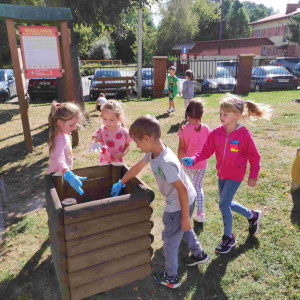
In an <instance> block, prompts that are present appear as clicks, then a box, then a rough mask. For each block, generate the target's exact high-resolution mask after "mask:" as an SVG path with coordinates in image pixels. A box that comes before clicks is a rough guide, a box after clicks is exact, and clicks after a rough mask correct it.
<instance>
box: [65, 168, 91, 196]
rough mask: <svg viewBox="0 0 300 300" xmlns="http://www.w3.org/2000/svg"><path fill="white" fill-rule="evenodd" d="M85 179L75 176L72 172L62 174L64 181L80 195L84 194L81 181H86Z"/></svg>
mask: <svg viewBox="0 0 300 300" xmlns="http://www.w3.org/2000/svg"><path fill="white" fill-rule="evenodd" d="M86 179H87V177H81V176H77V175H75V174H74V173H73V172H72V171H68V172H66V173H65V174H64V180H66V181H68V182H69V183H70V185H71V187H72V188H73V189H75V190H76V192H77V193H79V194H80V195H83V194H84V191H83V190H82V188H81V187H82V182H81V180H86Z"/></svg>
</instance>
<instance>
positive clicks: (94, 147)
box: [89, 142, 107, 152]
mask: <svg viewBox="0 0 300 300" xmlns="http://www.w3.org/2000/svg"><path fill="white" fill-rule="evenodd" d="M101 148H107V146H106V145H100V144H98V143H93V142H92V143H89V152H97V151H98V150H99V151H100V149H101Z"/></svg>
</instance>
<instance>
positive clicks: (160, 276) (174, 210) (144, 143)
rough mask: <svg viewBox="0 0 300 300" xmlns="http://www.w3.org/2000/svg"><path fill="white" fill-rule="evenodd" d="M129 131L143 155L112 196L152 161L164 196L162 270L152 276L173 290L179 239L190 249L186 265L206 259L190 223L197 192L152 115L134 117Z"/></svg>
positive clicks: (114, 186) (176, 278)
mask: <svg viewBox="0 0 300 300" xmlns="http://www.w3.org/2000/svg"><path fill="white" fill-rule="evenodd" d="M129 134H130V136H131V137H132V139H133V140H134V141H135V142H136V144H137V147H138V148H140V149H141V150H142V151H143V152H145V155H144V157H143V158H142V159H141V160H140V161H139V162H138V163H137V164H136V165H134V166H133V167H132V168H131V169H130V170H129V171H128V172H127V173H126V174H125V176H124V177H123V178H122V179H121V180H119V182H118V183H115V184H114V185H113V188H112V196H117V195H119V193H120V191H121V189H122V188H123V187H125V184H126V182H128V181H129V180H130V179H132V178H134V177H135V176H137V175H138V174H139V173H140V172H141V171H142V169H143V168H144V167H145V166H146V165H147V164H148V163H150V164H151V168H152V172H153V174H154V177H155V179H156V182H157V185H158V187H159V190H160V192H161V193H162V194H163V195H164V196H165V197H166V206H165V211H164V215H163V223H164V230H163V232H162V239H163V243H164V245H163V248H164V254H165V271H161V272H155V273H154V278H155V280H156V281H157V282H158V283H160V284H162V285H166V286H168V287H170V288H174V289H175V288H177V287H179V285H180V282H179V280H178V277H177V269H178V249H179V245H180V242H181V240H182V239H184V240H185V241H186V242H187V244H188V247H189V249H190V250H191V252H192V255H191V256H190V257H189V258H188V261H187V263H186V264H187V265H188V266H194V265H197V264H204V263H206V262H207V261H208V260H209V256H208V255H207V254H206V253H205V252H204V250H202V248H201V245H200V243H199V241H198V240H197V237H196V235H195V232H194V230H193V229H192V226H191V222H190V218H191V216H192V214H193V211H194V207H195V199H196V191H195V189H194V187H193V185H192V183H191V181H190V180H189V178H188V176H187V175H186V174H185V173H184V171H183V169H182V167H181V164H180V162H179V160H178V158H177V157H176V155H175V154H174V153H173V152H172V150H171V149H170V148H168V147H167V146H166V145H165V144H163V142H162V141H161V139H160V136H161V129H160V126H159V123H158V121H157V120H156V119H155V118H154V117H152V116H150V115H146V116H142V117H139V118H138V119H136V120H135V121H134V122H133V123H132V125H131V126H130V129H129Z"/></svg>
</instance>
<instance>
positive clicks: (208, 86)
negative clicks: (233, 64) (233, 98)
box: [196, 67, 236, 93]
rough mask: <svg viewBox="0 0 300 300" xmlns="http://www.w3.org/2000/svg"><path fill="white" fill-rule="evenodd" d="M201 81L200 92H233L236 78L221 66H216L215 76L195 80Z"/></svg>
mask: <svg viewBox="0 0 300 300" xmlns="http://www.w3.org/2000/svg"><path fill="white" fill-rule="evenodd" d="M196 81H197V82H198V83H199V82H200V83H202V86H201V93H207V92H232V93H233V92H235V89H236V79H235V78H234V77H233V76H231V75H230V73H229V72H228V71H227V70H226V69H225V68H223V67H217V72H216V77H215V78H205V79H200V80H196Z"/></svg>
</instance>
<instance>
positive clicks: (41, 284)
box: [0, 238, 61, 300]
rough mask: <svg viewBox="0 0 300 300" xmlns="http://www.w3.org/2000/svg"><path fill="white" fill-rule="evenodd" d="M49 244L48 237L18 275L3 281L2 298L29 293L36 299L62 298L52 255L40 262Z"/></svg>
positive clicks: (0, 288)
mask: <svg viewBox="0 0 300 300" xmlns="http://www.w3.org/2000/svg"><path fill="white" fill-rule="evenodd" d="M49 246H50V240H49V238H48V239H47V240H46V241H44V243H43V244H42V245H41V247H40V249H39V250H38V251H37V252H35V254H34V255H33V256H32V257H31V258H30V259H29V260H28V261H27V262H26V264H25V265H24V267H23V268H22V270H21V271H20V272H19V274H18V275H17V276H16V277H14V278H11V279H7V280H6V281H4V282H2V283H1V286H0V295H1V299H6V300H13V299H19V298H18V297H20V296H21V295H27V297H29V296H28V295H29V294H31V297H30V299H35V300H42V299H61V297H60V294H59V287H58V283H57V279H56V274H55V269H54V266H53V263H52V258H51V256H49V257H48V258H47V259H45V260H44V261H42V262H41V263H40V260H41V258H42V256H43V254H44V252H45V251H46V250H47V248H48V247H49ZM25 297H26V296H25ZM22 299H23V298H22ZM24 299H29V298H24Z"/></svg>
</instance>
